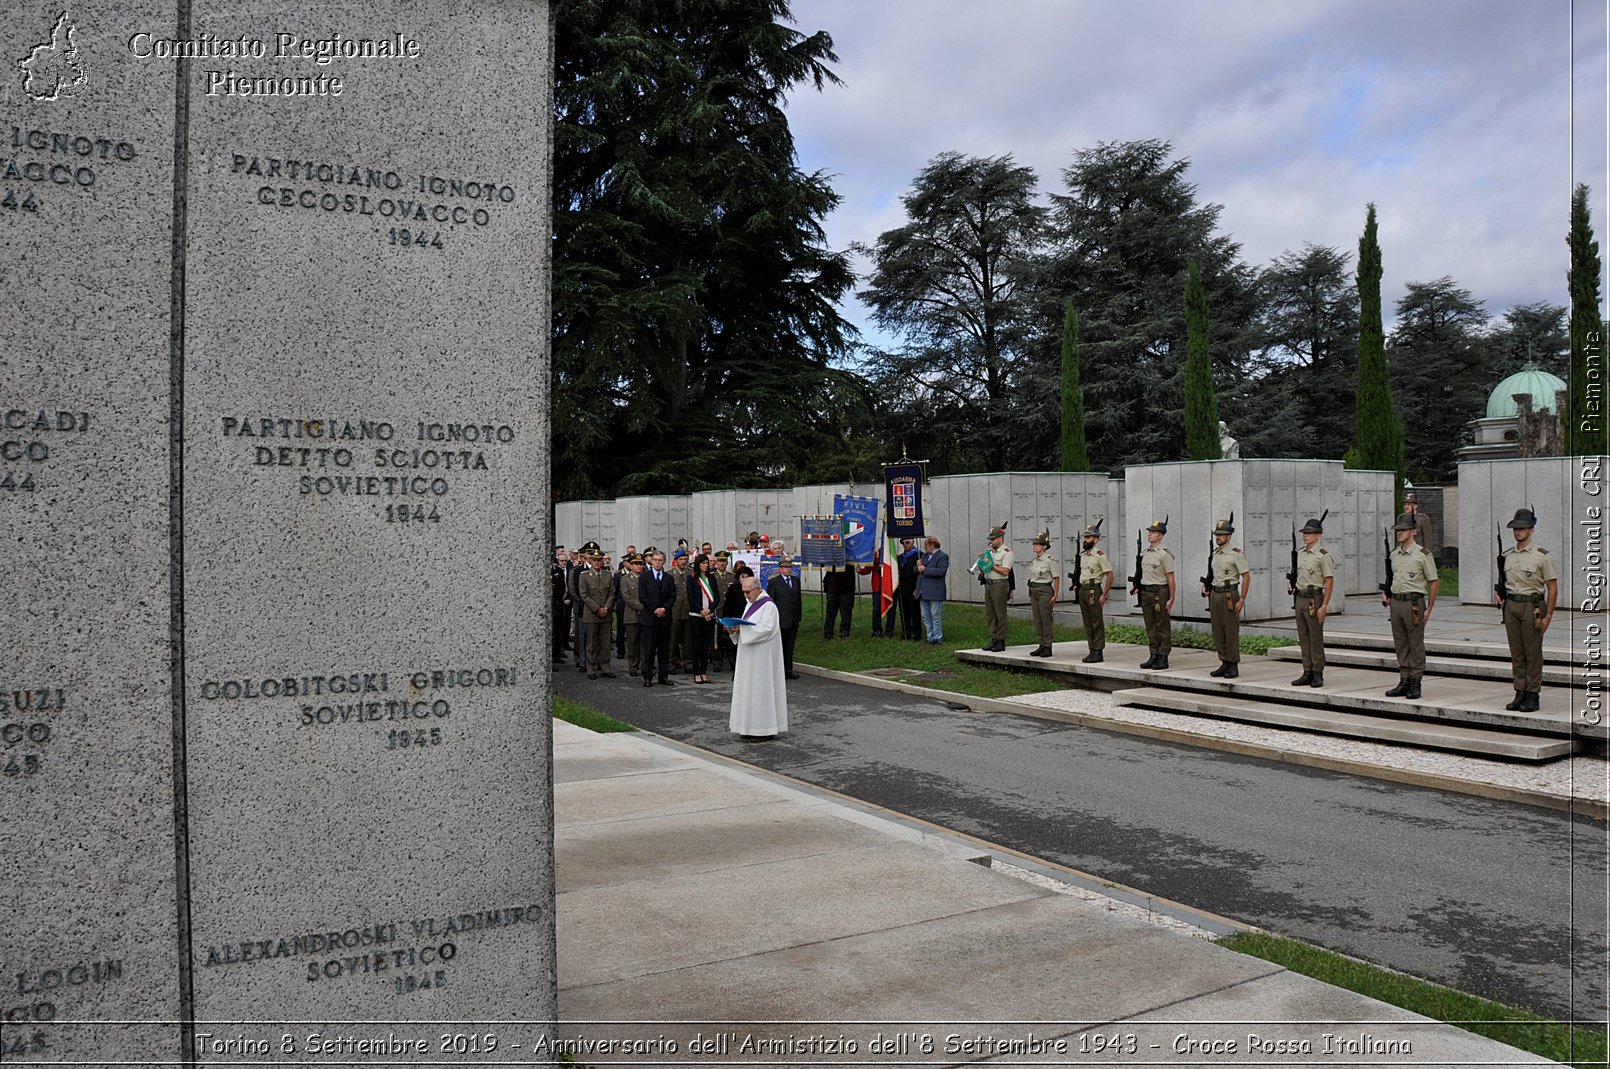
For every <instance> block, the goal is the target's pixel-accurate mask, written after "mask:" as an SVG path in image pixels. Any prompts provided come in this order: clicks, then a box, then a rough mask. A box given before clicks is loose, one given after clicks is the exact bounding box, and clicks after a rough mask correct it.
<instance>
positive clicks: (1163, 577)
mask: <svg viewBox="0 0 1610 1069" xmlns="http://www.w3.org/2000/svg"><path fill="white" fill-rule="evenodd" d="M1166 534H1168V517H1167V516H1164V517H1163V518H1162V519H1160V520H1153V521H1152V522H1151V525H1150V526H1149V527H1147V528H1146V541H1147V542H1148V543H1150V544H1149V545H1148V546H1147V548H1146V551H1145V552H1144V553H1142V554H1140V555H1139V556H1138V557H1136V559H1135V574H1134V575H1133V576H1131V577H1130V581H1131V583H1133V584H1134V585H1135V587H1136V588H1137V591H1138V593H1139V595H1140V611H1141V619H1142V620H1143V621H1144V622H1145V624H1146V647H1147V650H1148V651H1149V652H1150V656H1148V657H1147V658H1146V660H1144V661H1142V662H1141V665H1140V666H1141V667H1142V668H1150V669H1154V670H1161V669H1166V668H1167V667H1168V655H1169V652H1170V651H1171V650H1172V648H1173V635H1172V634H1171V633H1170V632H1169V626H1170V619H1169V617H1170V614H1172V613H1173V611H1174V554H1173V553H1172V552H1170V551H1169V550H1168V549H1166V548H1164V547H1163V544H1162V543H1163V536H1164V535H1166Z"/></svg>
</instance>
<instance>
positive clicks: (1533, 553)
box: [1493, 509, 1560, 713]
mask: <svg viewBox="0 0 1610 1069" xmlns="http://www.w3.org/2000/svg"><path fill="white" fill-rule="evenodd" d="M1536 526H1537V516H1536V515H1534V514H1533V512H1532V510H1531V509H1516V510H1515V518H1514V519H1513V520H1510V521H1509V529H1510V530H1512V531H1514V532H1515V548H1514V549H1506V550H1505V551H1504V597H1503V599H1502V604H1503V607H1504V635H1505V636H1506V637H1507V638H1508V639H1509V666H1510V672H1511V675H1512V678H1513V679H1514V680H1515V700H1514V701H1512V702H1510V703H1509V704H1508V705H1506V706H1504V708H1505V709H1509V710H1511V711H1512V712H1521V713H1535V712H1537V711H1538V709H1539V708H1540V707H1541V703H1540V700H1541V698H1542V696H1543V632H1545V631H1547V630H1548V629H1549V624H1550V623H1551V622H1552V621H1553V619H1554V603H1555V600H1556V599H1557V598H1558V597H1559V594H1560V580H1559V572H1558V570H1557V569H1556V568H1555V566H1554V558H1553V557H1551V556H1549V552H1548V550H1546V549H1539V548H1538V547H1536V546H1534V545H1532V529H1533V528H1535V527H1536ZM1493 600H1494V601H1495V602H1497V601H1499V597H1498V594H1497V592H1496V591H1495V592H1494V593H1493Z"/></svg>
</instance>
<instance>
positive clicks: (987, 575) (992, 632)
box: [976, 525, 1012, 653]
mask: <svg viewBox="0 0 1610 1069" xmlns="http://www.w3.org/2000/svg"><path fill="white" fill-rule="evenodd" d="M1005 542H1006V527H1005V526H1004V525H1003V526H1000V527H996V528H994V529H992V530H991V531H990V533H989V548H988V549H986V550H984V552H983V553H980V554H979V555H978V561H977V562H976V564H977V567H978V571H979V581H980V582H982V583H983V584H984V620H985V622H986V623H987V624H988V625H989V645H988V646H985V647H984V652H986V653H1003V652H1005V650H1006V596H1007V594H1009V593H1010V591H1009V590H1008V589H1007V584H1008V583H1010V582H1011V580H1012V551H1011V550H1010V549H1007V548H1005Z"/></svg>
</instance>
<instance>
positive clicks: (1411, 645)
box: [1381, 512, 1438, 701]
mask: <svg viewBox="0 0 1610 1069" xmlns="http://www.w3.org/2000/svg"><path fill="white" fill-rule="evenodd" d="M1414 528H1415V524H1414V517H1413V516H1411V515H1409V514H1408V513H1407V512H1405V513H1404V514H1403V515H1401V516H1399V517H1398V522H1396V523H1394V524H1393V525H1392V530H1393V531H1394V532H1396V534H1397V539H1398V547H1397V548H1396V549H1394V550H1393V551H1392V553H1391V555H1390V560H1391V561H1392V596H1391V597H1390V598H1388V597H1387V595H1385V594H1382V595H1381V604H1382V605H1386V606H1389V607H1390V609H1391V618H1392V645H1393V646H1394V647H1395V648H1396V650H1397V655H1398V685H1397V686H1395V687H1393V688H1392V689H1391V690H1389V691H1387V692H1386V696H1387V697H1388V698H1408V699H1409V700H1411V701H1413V700H1415V699H1417V698H1419V697H1420V677H1421V676H1423V675H1425V671H1426V621H1427V620H1429V619H1431V610H1432V608H1433V607H1434V606H1435V605H1436V604H1437V582H1438V578H1437V562H1436V561H1434V560H1432V559H1431V554H1429V553H1427V552H1426V551H1425V550H1424V549H1422V548H1421V547H1420V546H1418V545H1416V544H1415V541H1414Z"/></svg>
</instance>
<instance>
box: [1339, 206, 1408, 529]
mask: <svg viewBox="0 0 1610 1069" xmlns="http://www.w3.org/2000/svg"><path fill="white" fill-rule="evenodd" d="M1356 417H1357V418H1356V422H1355V424H1354V431H1353V448H1352V449H1350V450H1348V453H1347V457H1348V467H1352V468H1362V469H1364V470H1366V471H1390V472H1392V473H1393V474H1394V476H1395V481H1394V485H1393V507H1394V509H1395V508H1399V507H1401V506H1402V502H1403V477H1404V471H1403V421H1402V420H1401V419H1399V418H1398V414H1397V413H1396V412H1395V411H1394V410H1393V408H1392V383H1391V381H1390V380H1389V379H1388V377H1387V370H1386V331H1385V329H1384V328H1383V327H1382V325H1381V244H1380V241H1379V240H1378V239H1377V238H1376V234H1375V205H1374V204H1371V205H1370V206H1369V211H1368V212H1367V213H1366V215H1365V217H1364V233H1363V235H1362V236H1360V237H1359V239H1358V408H1357V410H1356Z"/></svg>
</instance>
